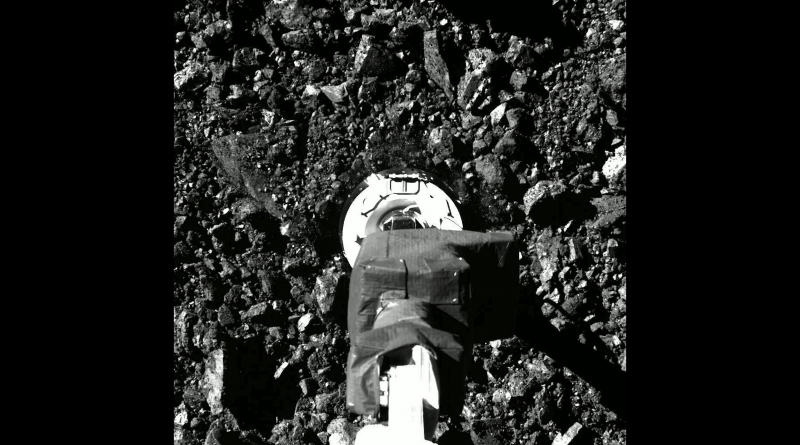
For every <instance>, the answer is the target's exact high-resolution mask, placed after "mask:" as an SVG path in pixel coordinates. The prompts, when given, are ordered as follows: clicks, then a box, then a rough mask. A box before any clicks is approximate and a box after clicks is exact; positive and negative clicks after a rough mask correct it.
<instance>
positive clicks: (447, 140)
mask: <svg viewBox="0 0 800 445" xmlns="http://www.w3.org/2000/svg"><path fill="white" fill-rule="evenodd" d="M453 139H454V137H453V134H452V133H451V130H450V128H445V127H437V128H434V129H433V130H431V134H430V136H429V137H428V149H429V150H430V151H431V152H432V153H434V154H436V155H438V156H440V157H442V158H447V157H450V156H452V155H453Z"/></svg>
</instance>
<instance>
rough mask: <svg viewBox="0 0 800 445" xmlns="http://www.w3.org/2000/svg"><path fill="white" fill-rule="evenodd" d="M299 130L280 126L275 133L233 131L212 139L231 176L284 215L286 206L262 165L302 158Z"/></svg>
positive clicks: (269, 208) (274, 211)
mask: <svg viewBox="0 0 800 445" xmlns="http://www.w3.org/2000/svg"><path fill="white" fill-rule="evenodd" d="M298 139H299V134H298V130H297V128H296V127H294V126H279V127H278V128H277V129H276V130H275V132H274V133H270V134H268V135H264V134H243V135H229V136H225V137H221V138H218V139H215V140H213V141H212V142H211V147H212V150H213V151H214V155H215V156H216V157H217V159H218V160H219V161H220V163H221V164H222V167H223V169H224V170H225V173H226V175H227V178H228V179H229V180H230V181H231V182H232V183H233V184H234V185H235V186H241V187H243V188H244V189H245V190H247V192H248V193H249V194H250V196H252V197H253V198H255V199H256V200H258V201H259V202H261V203H262V204H263V205H264V206H265V207H266V210H267V211H268V212H269V213H270V214H272V215H273V216H275V217H276V218H278V219H282V216H283V209H281V208H279V207H278V206H277V205H276V204H275V202H274V201H273V200H272V196H271V195H272V194H271V190H269V191H268V190H266V189H267V185H268V184H269V181H268V174H267V172H266V171H265V170H262V169H261V168H260V167H259V165H272V164H275V163H283V164H286V165H291V163H292V162H293V161H294V160H295V159H297V158H298V150H299V148H298Z"/></svg>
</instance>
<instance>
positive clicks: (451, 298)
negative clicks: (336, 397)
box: [340, 169, 519, 445]
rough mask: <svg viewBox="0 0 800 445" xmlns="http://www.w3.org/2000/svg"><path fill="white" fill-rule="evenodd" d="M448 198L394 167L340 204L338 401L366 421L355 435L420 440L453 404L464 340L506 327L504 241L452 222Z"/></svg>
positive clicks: (431, 179) (467, 348)
mask: <svg viewBox="0 0 800 445" xmlns="http://www.w3.org/2000/svg"><path fill="white" fill-rule="evenodd" d="M457 202H458V201H457V199H456V197H455V194H453V192H452V191H451V190H449V189H448V188H447V186H446V185H444V184H443V183H442V182H441V181H440V180H439V179H438V178H436V177H435V176H433V175H430V174H428V173H425V172H421V171H418V170H411V169H402V170H401V169H395V170H387V171H384V172H380V173H378V174H374V175H371V176H370V177H369V178H368V179H367V180H366V181H364V182H363V183H362V184H360V185H359V186H358V187H357V188H356V189H355V190H354V192H353V193H352V194H351V196H350V198H349V199H348V201H347V203H346V207H345V211H344V213H343V215H342V218H341V220H340V236H341V242H342V247H343V249H344V252H345V257H346V258H347V260H348V261H349V262H350V264H351V265H352V266H353V273H352V276H351V280H350V294H349V300H348V330H349V333H350V339H351V350H350V354H349V357H348V363H347V406H348V409H349V410H350V411H351V412H354V413H358V414H362V415H366V416H373V417H375V418H377V420H378V423H376V424H374V425H369V426H367V427H365V428H363V429H362V430H361V431H360V432H359V433H358V435H357V437H356V445H371V444H390V443H397V444H417V443H419V444H425V443H431V442H430V440H431V439H432V438H433V433H434V430H435V428H436V424H437V422H438V418H439V415H440V414H450V415H457V414H459V413H460V412H461V410H462V408H463V402H464V393H465V391H464V385H465V378H466V373H467V366H468V364H469V362H470V358H471V352H472V344H473V342H475V341H481V342H483V341H488V340H492V339H495V338H506V337H509V336H511V335H513V333H514V328H515V322H516V300H515V297H516V296H517V295H518V293H517V286H518V283H517V281H518V259H519V258H518V253H517V247H516V243H515V242H514V239H513V237H512V235H511V234H509V233H504V232H497V233H478V232H471V231H465V230H462V227H463V224H462V221H461V216H460V213H459V211H458V206H457ZM414 229H416V230H414Z"/></svg>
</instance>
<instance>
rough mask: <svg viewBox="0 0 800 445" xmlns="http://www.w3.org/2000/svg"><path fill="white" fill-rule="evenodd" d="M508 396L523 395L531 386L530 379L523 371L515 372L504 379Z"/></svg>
mask: <svg viewBox="0 0 800 445" xmlns="http://www.w3.org/2000/svg"><path fill="white" fill-rule="evenodd" d="M506 386H507V387H508V392H509V398H511V397H524V396H525V395H527V394H528V391H530V389H531V388H532V387H533V382H532V381H531V379H530V378H529V377H528V376H527V375H525V373H524V372H515V373H513V374H511V375H510V376H509V377H508V378H507V379H506Z"/></svg>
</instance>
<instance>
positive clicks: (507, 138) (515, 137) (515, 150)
mask: <svg viewBox="0 0 800 445" xmlns="http://www.w3.org/2000/svg"><path fill="white" fill-rule="evenodd" d="M528 145H530V143H529V141H528V140H527V139H526V138H525V136H523V135H522V133H520V132H518V131H517V130H508V131H506V132H505V133H503V137H502V138H500V140H499V141H497V145H495V147H494V149H493V150H492V152H494V153H495V154H496V155H505V156H506V157H507V158H509V159H513V158H516V157H518V155H519V154H520V153H522V152H523V151H527V148H528Z"/></svg>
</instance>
